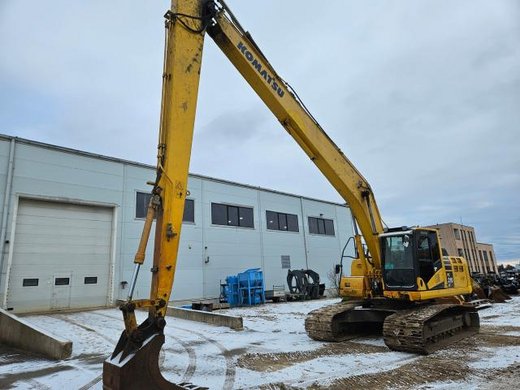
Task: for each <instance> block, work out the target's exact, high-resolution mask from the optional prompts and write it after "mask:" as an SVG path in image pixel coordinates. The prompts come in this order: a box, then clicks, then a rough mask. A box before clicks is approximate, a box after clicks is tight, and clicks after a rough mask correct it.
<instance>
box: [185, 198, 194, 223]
mask: <svg viewBox="0 0 520 390" xmlns="http://www.w3.org/2000/svg"><path fill="white" fill-rule="evenodd" d="M182 221H183V222H195V201H194V200H193V199H186V200H185V201H184V215H183V216H182Z"/></svg>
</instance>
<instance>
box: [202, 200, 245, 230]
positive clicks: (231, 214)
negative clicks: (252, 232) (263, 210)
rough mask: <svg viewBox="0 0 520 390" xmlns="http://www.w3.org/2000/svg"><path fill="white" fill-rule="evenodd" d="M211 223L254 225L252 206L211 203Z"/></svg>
mask: <svg viewBox="0 0 520 390" xmlns="http://www.w3.org/2000/svg"><path fill="white" fill-rule="evenodd" d="M211 223H212V224H214V225H226V226H239V227H250V228H253V227H254V218H253V208H251V207H238V206H228V205H225V204H220V203H212V204H211Z"/></svg>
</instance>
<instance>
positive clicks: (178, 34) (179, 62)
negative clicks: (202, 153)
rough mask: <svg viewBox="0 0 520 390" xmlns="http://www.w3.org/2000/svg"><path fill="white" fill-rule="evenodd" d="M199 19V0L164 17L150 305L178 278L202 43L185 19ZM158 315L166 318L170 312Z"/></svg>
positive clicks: (180, 0)
mask: <svg viewBox="0 0 520 390" xmlns="http://www.w3.org/2000/svg"><path fill="white" fill-rule="evenodd" d="M200 14H201V3H200V1H199V0H174V1H172V11H171V12H170V13H168V14H167V15H166V16H167V20H166V48H165V64H164V73H163V88H162V90H163V96H162V104H161V122H160V134H159V146H158V158H157V175H158V181H157V183H156V187H158V190H159V192H160V194H159V195H160V197H161V207H160V208H159V210H158V212H157V227H156V235H155V253H154V268H153V276H152V287H151V294H150V298H151V299H152V300H164V301H166V302H168V300H169V298H170V294H171V290H172V283H173V279H174V276H175V267H176V263H177V253H178V248H179V240H180V233H181V227H182V217H183V213H184V203H185V200H186V194H187V182H188V169H189V163H190V155H191V145H192V140H193V126H194V122H195V110H196V106H197V96H198V90H199V78H200V66H201V62H202V47H203V43H204V35H203V33H201V30H203V23H202V20H201V19H200V18H197V17H195V18H193V17H185V16H181V15H195V16H197V15H200ZM177 15H179V16H177ZM180 18H182V19H180ZM159 312H160V314H161V315H162V316H164V314H165V312H166V307H163V308H161V309H159Z"/></svg>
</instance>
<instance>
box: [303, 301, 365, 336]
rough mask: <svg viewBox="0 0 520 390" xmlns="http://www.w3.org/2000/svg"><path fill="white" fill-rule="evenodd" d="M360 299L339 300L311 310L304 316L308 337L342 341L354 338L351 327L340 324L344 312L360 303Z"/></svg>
mask: <svg viewBox="0 0 520 390" xmlns="http://www.w3.org/2000/svg"><path fill="white" fill-rule="evenodd" d="M362 303H363V302H362V301H352V302H340V303H336V304H334V305H329V306H325V307H322V308H320V309H316V310H313V311H311V312H310V313H309V314H308V315H307V318H305V330H306V332H307V334H308V335H309V337H310V338H311V339H314V340H318V341H343V340H348V339H351V338H354V337H356V336H357V334H352V332H351V329H347V328H345V327H344V326H341V325H342V324H341V319H342V317H343V315H344V314H345V313H348V312H349V311H351V310H353V309H354V308H355V307H357V306H359V305H361V304H362Z"/></svg>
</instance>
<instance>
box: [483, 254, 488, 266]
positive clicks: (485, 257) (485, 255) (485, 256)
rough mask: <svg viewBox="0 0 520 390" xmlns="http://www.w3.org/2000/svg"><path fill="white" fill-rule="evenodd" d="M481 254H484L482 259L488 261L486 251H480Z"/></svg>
mask: <svg viewBox="0 0 520 390" xmlns="http://www.w3.org/2000/svg"><path fill="white" fill-rule="evenodd" d="M482 254H483V255H484V261H485V262H486V263H487V262H488V253H487V252H486V251H482Z"/></svg>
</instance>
